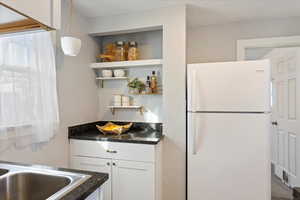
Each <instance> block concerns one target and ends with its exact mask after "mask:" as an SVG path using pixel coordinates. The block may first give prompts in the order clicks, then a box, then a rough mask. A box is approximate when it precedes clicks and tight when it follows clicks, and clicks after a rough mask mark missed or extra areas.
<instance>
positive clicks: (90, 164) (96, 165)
mask: <svg viewBox="0 0 300 200" xmlns="http://www.w3.org/2000/svg"><path fill="white" fill-rule="evenodd" d="M80 165H85V166H91V167H104V166H105V165H98V164H92V163H80Z"/></svg>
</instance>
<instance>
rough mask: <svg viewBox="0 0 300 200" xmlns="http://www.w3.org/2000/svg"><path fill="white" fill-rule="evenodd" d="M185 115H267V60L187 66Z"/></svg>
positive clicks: (268, 86)
mask: <svg viewBox="0 0 300 200" xmlns="http://www.w3.org/2000/svg"><path fill="white" fill-rule="evenodd" d="M188 110H189V111H219V112H220V111H224V112H227V111H240V112H265V111H270V64H269V61H268V60H261V61H243V62H225V63H201V64H190V65H188Z"/></svg>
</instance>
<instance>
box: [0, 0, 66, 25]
mask: <svg viewBox="0 0 300 200" xmlns="http://www.w3.org/2000/svg"><path fill="white" fill-rule="evenodd" d="M1 2H2V3H4V4H5V5H7V6H9V7H10V8H12V9H14V10H17V11H19V12H21V13H22V14H25V15H27V16H28V17H31V18H33V19H35V20H37V21H39V22H40V23H42V24H45V25H47V26H49V27H52V28H55V29H60V26H61V0H40V1H36V0H26V1H24V0H2V1H1Z"/></svg>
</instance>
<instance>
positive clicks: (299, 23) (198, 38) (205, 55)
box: [187, 17, 300, 63]
mask: <svg viewBox="0 0 300 200" xmlns="http://www.w3.org/2000/svg"><path fill="white" fill-rule="evenodd" d="M187 35H188V42H187V43H188V48H187V52H188V54H187V57H188V63H196V62H222V61H233V60H236V41H237V40H239V39H252V38H264V37H279V36H293V35H300V18H299V17H294V18H284V19H276V20H260V21H249V22H237V23H229V24H221V25H210V26H200V27H193V28H189V29H188V33H187Z"/></svg>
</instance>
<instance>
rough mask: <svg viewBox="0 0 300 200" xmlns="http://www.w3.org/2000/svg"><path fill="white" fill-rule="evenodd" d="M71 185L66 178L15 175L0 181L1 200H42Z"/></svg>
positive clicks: (35, 174) (27, 174)
mask: <svg viewBox="0 0 300 200" xmlns="http://www.w3.org/2000/svg"><path fill="white" fill-rule="evenodd" d="M70 183H71V180H70V179H69V178H66V177H60V176H51V175H45V174H37V173H16V174H12V175H10V176H7V177H5V178H3V179H0V199H1V200H43V199H47V198H48V197H50V196H52V195H53V194H55V193H56V192H58V191H59V190H61V189H62V188H64V187H65V186H67V185H68V184H70Z"/></svg>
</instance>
